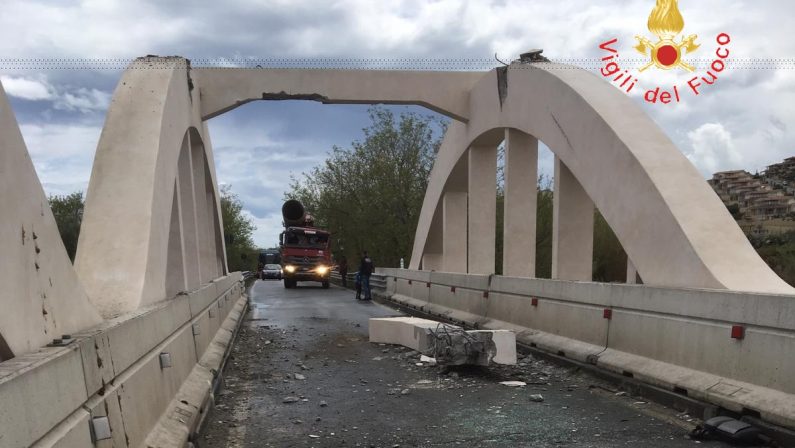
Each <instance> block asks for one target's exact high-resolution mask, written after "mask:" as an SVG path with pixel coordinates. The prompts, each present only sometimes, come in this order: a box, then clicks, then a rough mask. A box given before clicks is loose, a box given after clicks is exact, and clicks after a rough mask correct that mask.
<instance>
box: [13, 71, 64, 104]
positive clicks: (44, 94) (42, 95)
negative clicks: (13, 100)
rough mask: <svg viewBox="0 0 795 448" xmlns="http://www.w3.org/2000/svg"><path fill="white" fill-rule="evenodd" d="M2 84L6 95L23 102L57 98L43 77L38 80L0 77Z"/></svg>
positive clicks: (20, 77)
mask: <svg viewBox="0 0 795 448" xmlns="http://www.w3.org/2000/svg"><path fill="white" fill-rule="evenodd" d="M0 82H2V83H3V88H4V89H5V91H6V94H8V95H9V96H13V97H17V98H21V99H23V100H31V101H39V100H51V99H53V98H54V97H55V92H54V91H53V88H52V86H51V85H50V84H49V83H48V82H47V78H46V77H45V76H43V75H40V76H38V77H36V78H28V77H22V76H0Z"/></svg>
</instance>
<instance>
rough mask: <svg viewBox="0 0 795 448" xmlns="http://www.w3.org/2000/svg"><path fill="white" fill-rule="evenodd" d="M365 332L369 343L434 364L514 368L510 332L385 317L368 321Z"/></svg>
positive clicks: (512, 343)
mask: <svg viewBox="0 0 795 448" xmlns="http://www.w3.org/2000/svg"><path fill="white" fill-rule="evenodd" d="M369 332H370V342H373V343H387V344H399V345H403V346H405V347H408V348H411V349H414V350H416V351H418V352H420V353H422V354H424V355H427V356H428V357H435V358H436V363H437V364H442V365H463V364H475V365H482V366H487V365H489V364H490V363H491V362H494V363H497V364H509V365H513V364H516V335H515V334H514V332H512V331H510V330H473V331H464V330H463V329H462V328H461V327H457V326H455V325H447V324H443V323H440V322H436V321H433V320H428V319H420V318H417V317H387V318H372V319H370V328H369ZM423 361H424V360H423ZM426 362H427V361H426Z"/></svg>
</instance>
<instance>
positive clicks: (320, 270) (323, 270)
mask: <svg viewBox="0 0 795 448" xmlns="http://www.w3.org/2000/svg"><path fill="white" fill-rule="evenodd" d="M315 272H317V273H318V274H320V275H326V273H328V266H318V267H317V269H315Z"/></svg>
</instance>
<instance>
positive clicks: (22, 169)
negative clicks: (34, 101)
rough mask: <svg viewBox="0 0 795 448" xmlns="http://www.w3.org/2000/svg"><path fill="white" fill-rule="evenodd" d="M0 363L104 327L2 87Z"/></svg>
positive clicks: (0, 88) (0, 144) (0, 145)
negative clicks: (67, 336)
mask: <svg viewBox="0 0 795 448" xmlns="http://www.w3.org/2000/svg"><path fill="white" fill-rule="evenodd" d="M0 211H1V212H0V217H1V218H2V219H0V248H2V249H0V253H2V255H0V285H3V286H2V287H3V291H2V293H0V362H2V361H4V360H7V359H10V358H11V357H13V356H17V355H20V354H22V353H27V352H31V351H35V350H37V349H39V348H40V347H42V346H44V345H46V344H47V343H49V342H52V340H53V339H54V338H60V337H61V336H62V335H64V334H74V333H77V332H79V331H82V330H85V329H87V328H89V327H91V326H93V325H96V324H98V323H99V322H100V321H101V318H100V316H99V313H97V311H96V310H95V309H94V307H93V306H92V305H91V303H90V302H89V301H88V298H87V297H86V293H85V291H84V290H83V287H82V286H81V285H80V282H79V281H78V279H77V275H75V272H74V270H73V268H72V263H71V261H70V260H69V256H68V255H67V253H66V249H65V248H64V245H63V241H62V240H61V235H60V233H59V232H58V227H57V225H56V223H55V218H54V217H53V215H52V211H51V210H50V207H49V204H48V203H47V198H46V196H45V194H44V189H43V188H42V186H41V183H39V179H38V176H37V175H36V171H35V169H34V167H33V162H32V161H31V159H30V155H29V154H28V152H27V149H26V148H25V142H24V141H23V139H22V134H21V133H20V131H19V127H18V126H17V122H16V119H15V118H14V115H13V113H12V111H11V107H10V105H9V103H8V100H7V98H6V95H5V91H4V90H3V87H2V85H0Z"/></svg>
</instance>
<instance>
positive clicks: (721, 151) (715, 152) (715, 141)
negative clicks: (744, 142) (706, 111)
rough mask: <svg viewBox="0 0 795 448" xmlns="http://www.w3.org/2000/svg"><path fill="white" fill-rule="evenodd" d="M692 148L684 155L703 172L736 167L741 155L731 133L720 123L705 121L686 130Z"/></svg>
mask: <svg viewBox="0 0 795 448" xmlns="http://www.w3.org/2000/svg"><path fill="white" fill-rule="evenodd" d="M687 137H688V139H689V140H690V145H691V147H692V150H691V151H689V152H687V153H686V155H687V157H688V158H689V159H690V161H691V162H693V163H694V164H695V165H696V166H697V167H698V168H700V169H701V170H702V172H704V174H709V173H714V172H716V171H724V170H728V169H737V168H739V167H741V166H742V162H743V157H742V155H741V154H740V153H739V152H738V151H737V148H736V147H735V145H734V141H733V140H732V135H731V133H730V132H729V131H727V130H726V129H725V128H724V127H723V125H722V124H720V123H706V124H703V125H701V126H699V127H698V128H697V129H694V130H693V131H690V132H688V134H687Z"/></svg>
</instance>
